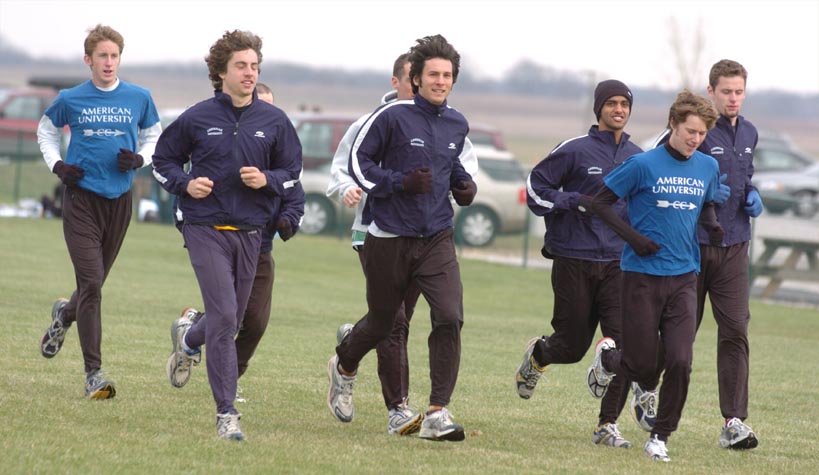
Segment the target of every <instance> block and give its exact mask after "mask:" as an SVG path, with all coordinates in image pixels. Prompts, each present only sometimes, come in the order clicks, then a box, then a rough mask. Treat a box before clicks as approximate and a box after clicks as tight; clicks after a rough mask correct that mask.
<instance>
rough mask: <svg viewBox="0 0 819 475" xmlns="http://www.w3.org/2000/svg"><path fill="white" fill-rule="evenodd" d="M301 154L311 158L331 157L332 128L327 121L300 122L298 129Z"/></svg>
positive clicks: (332, 151)
mask: <svg viewBox="0 0 819 475" xmlns="http://www.w3.org/2000/svg"><path fill="white" fill-rule="evenodd" d="M297 132H298V135H299V141H300V142H301V149H302V155H306V156H309V157H313V158H326V159H332V158H333V153H334V152H335V150H334V149H333V147H332V143H331V142H332V140H333V128H332V126H331V125H330V124H327V123H316V122H307V121H305V122H302V124H301V127H299V129H298V131H297Z"/></svg>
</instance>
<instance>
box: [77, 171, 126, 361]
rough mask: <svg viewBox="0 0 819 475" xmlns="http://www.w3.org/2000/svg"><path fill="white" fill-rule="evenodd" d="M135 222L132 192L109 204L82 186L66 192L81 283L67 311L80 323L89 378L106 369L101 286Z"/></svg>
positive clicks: (78, 284) (81, 341) (84, 358)
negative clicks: (130, 226)
mask: <svg viewBox="0 0 819 475" xmlns="http://www.w3.org/2000/svg"><path fill="white" fill-rule="evenodd" d="M130 222H131V192H130V191H127V192H126V193H124V194H123V195H122V196H120V197H119V198H114V199H108V198H103V197H102V196H99V195H97V194H96V193H93V192H91V191H88V190H84V189H82V188H80V187H77V186H69V187H67V188H66V189H65V193H64V195H63V234H64V235H65V244H66V246H67V247H68V254H69V255H70V256H71V263H72V264H74V277H75V279H76V283H77V289H76V290H75V291H74V293H73V294H72V295H71V299H70V300H69V302H68V305H66V307H65V321H66V322H67V323H72V322H75V321H76V322H77V334H78V335H79V338H80V348H82V357H83V361H84V362H85V371H86V373H88V372H90V371H93V370H95V369H99V368H100V367H101V365H102V354H101V350H100V346H101V341H102V314H101V305H102V285H103V283H105V279H106V278H107V277H108V272H109V271H110V270H111V267H112V266H113V265H114V261H115V260H116V259H117V254H119V250H120V247H122V241H123V240H124V239H125V233H126V232H127V231H128V224H130Z"/></svg>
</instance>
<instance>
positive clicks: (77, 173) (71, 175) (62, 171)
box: [51, 160, 85, 186]
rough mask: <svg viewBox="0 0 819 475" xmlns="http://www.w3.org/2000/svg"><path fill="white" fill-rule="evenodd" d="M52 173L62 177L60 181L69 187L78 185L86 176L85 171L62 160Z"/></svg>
mask: <svg viewBox="0 0 819 475" xmlns="http://www.w3.org/2000/svg"><path fill="white" fill-rule="evenodd" d="M51 171H52V173H54V174H55V175H57V176H58V177H60V181H61V182H63V183H65V184H66V185H67V186H74V185H76V184H77V182H78V181H80V180H81V179H82V177H83V176H85V170H83V169H82V168H81V167H78V166H76V165H69V164H67V163H65V162H64V161H62V160H60V161H58V162H57V163H56V164H55V165H54V168H53V169H52V170H51Z"/></svg>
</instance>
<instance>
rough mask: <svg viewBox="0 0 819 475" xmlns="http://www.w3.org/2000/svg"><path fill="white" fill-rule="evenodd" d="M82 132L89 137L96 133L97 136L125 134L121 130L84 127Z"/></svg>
mask: <svg viewBox="0 0 819 475" xmlns="http://www.w3.org/2000/svg"><path fill="white" fill-rule="evenodd" d="M82 134H83V135H84V136H86V137H90V136H92V135H96V136H98V137H116V136H118V135H125V132H123V131H121V130H114V129H98V130H93V129H84V130H83V131H82Z"/></svg>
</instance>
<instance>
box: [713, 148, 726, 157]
mask: <svg viewBox="0 0 819 475" xmlns="http://www.w3.org/2000/svg"><path fill="white" fill-rule="evenodd" d="M723 153H725V150H724V149H723V148H722V147H711V155H722V154H723Z"/></svg>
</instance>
